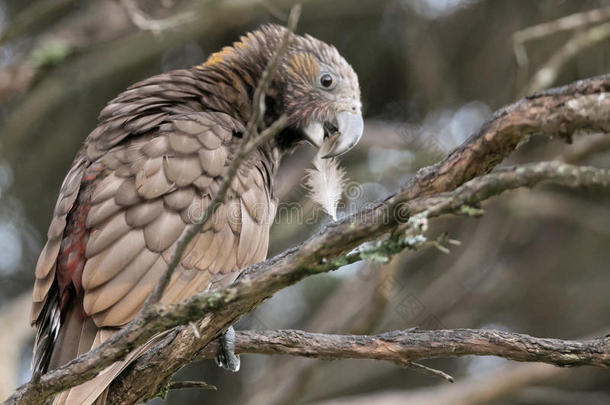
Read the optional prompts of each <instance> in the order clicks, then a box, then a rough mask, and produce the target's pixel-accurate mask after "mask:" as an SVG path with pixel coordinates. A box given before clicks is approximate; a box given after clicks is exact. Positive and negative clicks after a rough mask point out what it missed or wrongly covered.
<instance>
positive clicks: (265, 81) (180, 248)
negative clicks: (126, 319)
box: [142, 5, 301, 312]
mask: <svg viewBox="0 0 610 405" xmlns="http://www.w3.org/2000/svg"><path fill="white" fill-rule="evenodd" d="M300 12H301V7H300V5H296V6H294V7H293V8H292V10H291V12H290V18H289V26H288V28H287V30H286V33H285V34H284V36H283V37H282V40H281V43H280V45H279V46H278V47H277V48H276V50H275V52H274V54H273V56H272V57H271V59H270V60H269V62H268V64H267V67H266V68H265V70H264V71H263V74H262V76H261V78H260V80H259V82H258V85H257V86H256V90H255V91H254V97H253V106H252V108H253V113H252V116H251V117H250V120H249V121H248V125H247V126H246V133H245V134H244V136H243V139H242V142H241V144H240V147H239V150H238V152H237V154H236V156H235V157H234V158H233V161H232V162H231V166H230V167H229V170H228V171H227V174H226V176H225V178H224V181H223V182H222V184H221V186H220V188H219V189H218V192H217V193H216V196H215V197H214V199H213V200H212V203H211V204H210V205H209V206H208V207H207V208H206V210H205V211H204V213H203V215H202V216H201V218H199V219H198V220H197V221H195V222H194V223H193V224H192V225H191V226H189V227H188V229H187V230H186V231H185V232H184V234H182V236H181V237H180V239H179V240H178V242H177V243H176V249H175V250H174V252H173V254H172V257H171V259H170V261H169V263H168V265H167V270H166V271H165V273H164V274H163V276H162V277H161V279H160V280H159V282H158V284H157V286H156V287H155V289H154V291H153V292H152V293H151V294H150V296H149V297H148V299H147V300H146V303H145V304H144V310H147V309H148V308H150V307H152V306H153V305H155V304H156V303H158V302H159V301H160V300H161V297H162V296H163V293H164V292H165V289H166V288H167V286H168V285H169V282H170V280H171V277H172V275H173V274H174V271H175V270H176V268H177V267H178V265H179V264H180V261H181V260H182V255H183V254H184V251H185V250H186V247H187V246H188V244H189V243H190V242H191V241H192V240H193V238H194V237H195V236H197V235H198V234H199V232H201V230H202V229H203V227H204V226H205V225H206V223H207V222H208V221H209V220H210V218H212V216H213V215H214V213H215V212H216V210H217V209H218V207H220V206H221V205H222V204H223V203H224V202H225V197H226V195H227V192H228V191H229V188H230V187H231V183H232V182H233V179H234V178H235V176H236V175H237V171H238V169H239V167H240V166H241V164H242V163H243V161H244V160H245V159H246V157H247V155H248V154H250V153H251V152H252V151H253V150H254V149H256V148H258V147H259V146H261V145H262V144H263V143H264V142H266V141H268V140H269V139H271V138H272V137H273V136H275V135H277V134H278V133H279V132H281V130H282V129H283V128H285V127H286V125H287V124H288V119H287V117H286V116H281V117H280V118H278V119H277V120H276V121H275V122H274V123H273V124H271V125H270V126H269V127H268V128H267V129H265V130H264V131H263V132H262V133H261V134H258V128H259V124H260V122H261V121H262V118H263V116H264V114H265V113H264V109H265V93H266V91H267V89H268V88H269V84H270V83H271V80H272V78H273V75H274V74H275V72H276V70H277V68H278V66H279V61H280V59H281V58H282V56H283V55H284V54H285V53H286V51H287V49H288V45H289V43H290V36H291V35H292V32H293V30H294V28H295V27H296V24H297V21H298V18H299V15H300ZM142 312H144V311H142Z"/></svg>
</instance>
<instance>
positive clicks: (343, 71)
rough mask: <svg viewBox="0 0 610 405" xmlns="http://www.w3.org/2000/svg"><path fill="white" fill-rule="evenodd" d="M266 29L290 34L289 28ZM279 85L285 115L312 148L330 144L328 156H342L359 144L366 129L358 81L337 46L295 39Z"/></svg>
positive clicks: (279, 75)
mask: <svg viewBox="0 0 610 405" xmlns="http://www.w3.org/2000/svg"><path fill="white" fill-rule="evenodd" d="M266 28H267V29H268V30H270V31H271V32H273V31H279V32H280V34H281V33H283V32H284V31H283V30H284V28H283V27H277V26H271V27H266ZM264 29H265V28H263V30H264ZM278 81H280V82H281V85H282V86H283V88H284V91H283V92H281V97H282V100H281V101H282V102H281V104H282V106H283V109H284V111H283V112H284V113H285V114H287V115H288V117H289V119H290V123H291V125H292V126H294V127H295V128H298V129H299V131H300V132H301V134H302V135H303V136H304V137H305V139H307V140H308V141H309V142H310V143H311V144H313V145H314V146H316V147H318V148H320V147H322V145H323V143H329V144H328V145H325V150H326V151H328V152H327V153H326V155H325V156H324V157H332V156H338V155H341V154H342V153H345V152H347V151H348V150H350V149H351V148H352V147H354V145H356V143H358V141H359V140H360V137H361V136H362V131H363V126H364V124H363V121H362V112H361V102H360V86H359V85H358V76H357V75H356V73H355V72H354V69H352V67H351V66H350V65H349V64H348V63H347V61H346V60H345V59H344V58H343V57H342V56H341V55H340V54H339V52H338V51H337V49H336V48H335V47H334V46H331V45H328V44H326V43H324V42H322V41H320V40H318V39H316V38H313V37H311V36H309V35H306V36H299V35H293V38H292V42H291V44H290V47H289V48H288V51H287V52H286V54H285V55H284V58H283V60H282V64H281V66H280V68H279V72H278Z"/></svg>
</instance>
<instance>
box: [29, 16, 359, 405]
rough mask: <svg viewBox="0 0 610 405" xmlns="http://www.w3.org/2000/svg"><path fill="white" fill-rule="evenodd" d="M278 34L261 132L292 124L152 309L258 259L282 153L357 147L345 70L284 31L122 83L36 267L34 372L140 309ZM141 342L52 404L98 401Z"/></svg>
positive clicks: (243, 177) (209, 192)
mask: <svg viewBox="0 0 610 405" xmlns="http://www.w3.org/2000/svg"><path fill="white" fill-rule="evenodd" d="M284 35H288V36H289V37H288V38H289V45H288V48H287V50H286V52H284V53H283V54H282V55H281V59H280V61H279V64H278V67H277V70H276V71H275V73H274V74H273V76H272V79H271V82H270V84H269V87H268V90H267V92H266V93H265V98H264V105H265V108H264V116H263V119H262V123H261V127H262V128H259V130H262V129H264V128H266V127H268V126H270V125H271V124H272V123H273V122H275V121H276V120H277V119H278V118H279V117H280V116H282V115H284V116H286V117H287V122H288V124H287V125H286V127H285V128H284V129H283V130H281V131H280V132H279V133H278V134H277V135H275V136H274V137H272V138H271V139H270V140H269V141H266V142H265V143H262V145H260V146H259V147H258V148H256V149H255V150H253V151H252V152H251V153H250V154H248V156H247V157H246V158H245V160H244V161H243V162H242V164H241V165H240V166H239V169H238V172H237V175H236V176H235V178H234V180H233V181H232V183H231V185H230V187H229V190H228V192H227V194H226V198H225V200H224V202H223V203H222V205H220V206H219V208H218V209H217V210H216V211H215V213H214V215H213V216H212V217H211V219H210V220H209V221H208V222H207V223H206V224H205V226H204V227H203V228H202V229H201V231H200V232H199V233H198V234H197V235H196V236H195V238H194V239H193V240H192V241H191V242H190V243H189V244H188V245H187V248H186V250H185V252H184V254H183V255H182V257H181V261H180V264H179V265H178V267H177V268H176V270H175V272H174V274H173V275H172V277H171V279H170V281H169V284H168V285H167V288H166V289H165V291H164V293H163V295H162V298H161V300H160V302H161V304H171V303H176V302H179V301H180V300H184V299H186V298H188V297H190V296H192V295H194V294H197V293H200V292H204V291H206V290H211V289H216V288H223V287H226V286H228V285H230V284H231V283H232V282H233V281H235V280H236V278H237V277H238V276H239V274H240V272H241V271H242V270H243V269H245V268H246V267H248V266H249V265H252V264H254V263H256V262H259V261H262V260H264V259H265V258H266V255H267V249H268V245H269V231H270V227H271V224H272V223H273V219H274V216H275V211H276V207H277V205H278V200H277V197H276V195H275V193H274V178H275V176H276V174H277V172H278V167H279V164H280V160H281V159H282V157H283V156H288V158H289V156H290V154H291V153H296V152H295V149H296V147H297V146H298V145H300V144H303V143H309V144H311V145H313V146H314V147H316V148H319V149H320V148H322V147H324V150H325V153H324V158H331V157H335V156H339V155H341V154H343V153H345V152H347V151H348V150H350V149H351V148H352V147H354V145H356V144H357V142H358V141H359V139H360V137H361V136H362V133H363V128H364V123H363V118H362V112H361V110H362V104H361V100H360V87H359V83H358V77H357V75H356V73H355V71H354V69H353V68H352V67H351V66H350V64H349V63H348V62H347V61H346V60H345V59H344V58H343V57H342V56H341V54H340V53H339V52H338V50H337V49H336V48H335V47H334V46H332V45H328V44H326V43H325V42H323V41H321V40H318V39H316V38H314V37H312V36H310V35H299V34H296V33H293V32H287V29H286V28H285V27H282V26H279V25H274V24H267V25H263V26H261V27H259V28H258V29H257V30H255V31H252V32H250V33H247V34H245V35H243V36H241V37H240V38H239V39H238V40H237V41H236V42H234V43H233V44H232V45H231V46H226V47H224V48H222V50H220V51H219V52H216V53H213V54H212V55H211V56H210V57H209V58H208V59H207V60H206V61H205V62H204V63H202V64H200V65H196V66H193V67H191V68H187V69H179V70H173V71H169V72H166V73H162V74H160V75H157V76H153V77H150V78H147V79H144V80H142V81H140V82H138V83H136V84H134V85H132V86H131V87H128V88H127V89H126V90H125V91H124V92H122V93H120V94H119V95H118V96H117V97H116V98H114V99H113V100H112V101H110V102H109V103H108V104H107V105H106V106H105V107H104V108H103V109H102V111H101V112H100V114H99V116H98V122H97V126H96V127H95V129H93V131H92V132H91V133H89V135H88V136H87V137H86V139H85V141H84V143H83V145H82V147H81V148H80V150H79V151H78V152H77V154H76V157H75V159H74V161H73V163H72V166H71V167H70V169H69V170H68V173H67V175H66V177H65V179H64V181H63V183H62V185H61V188H60V191H59V196H58V199H57V203H56V205H55V208H54V210H53V214H52V220H51V223H50V225H49V228H48V232H47V241H46V244H45V245H44V247H43V249H42V252H41V253H40V256H39V259H38V262H37V264H36V268H35V282H34V288H33V293H32V306H31V315H30V321H31V323H32V325H33V326H35V327H36V328H37V336H36V341H35V348H34V360H33V369H34V372H37V373H41V374H44V373H46V372H48V371H50V370H52V369H54V368H57V367H59V366H62V365H64V364H66V363H68V362H69V361H70V360H72V359H74V358H76V357H78V356H79V355H82V354H84V353H86V352H88V351H90V350H92V349H94V348H96V347H97V346H99V345H100V344H102V343H103V342H104V341H106V340H107V339H108V338H109V337H111V336H112V335H113V334H115V333H117V331H119V330H120V329H121V328H122V327H124V326H125V325H126V324H127V323H129V322H130V321H131V320H132V319H134V317H135V316H136V315H137V314H138V313H139V311H140V310H141V309H142V307H143V305H144V302H145V301H146V299H147V297H148V296H149V294H150V293H151V292H152V291H153V289H154V288H155V286H156V285H157V283H158V281H159V279H160V278H161V276H162V275H163V274H164V272H165V271H166V270H167V266H168V261H169V260H170V258H171V256H172V253H173V251H174V249H175V248H176V244H177V241H178V240H179V239H180V237H181V235H182V234H183V233H184V232H185V230H186V229H187V227H188V226H189V225H190V224H192V223H194V222H195V221H196V220H197V219H198V217H200V216H201V215H202V213H203V212H204V211H205V209H206V208H207V207H208V206H209V204H210V203H211V202H212V201H213V199H214V197H215V196H216V194H217V193H218V190H219V188H220V186H221V184H222V182H223V180H224V176H226V173H227V170H228V168H229V166H230V165H231V162H232V160H233V158H234V157H235V156H236V154H237V153H238V151H239V146H240V144H241V142H242V140H243V138H244V135H245V134H246V126H247V124H248V122H249V120H250V118H251V116H252V114H253V111H254V106H253V93H254V91H255V89H256V86H257V83H258V82H259V80H260V79H261V76H262V74H263V72H264V70H265V68H266V66H267V64H268V63H269V60H270V59H271V58H272V56H273V55H274V53H275V52H276V50H277V48H278V47H279V44H280V43H281V40H282V38H283V37H284ZM144 346H146V345H144ZM144 346H143V347H141V348H136V349H135V350H134V351H132V353H130V354H129V355H128V357H127V358H126V359H125V360H123V361H120V362H116V363H114V364H113V365H111V366H109V367H108V368H107V369H105V370H103V371H102V372H101V373H100V374H98V376H96V377H95V378H93V379H92V380H90V381H88V382H86V383H84V384H81V385H79V386H76V387H73V388H72V389H70V390H66V391H64V392H62V393H60V394H59V395H58V396H57V397H56V398H55V399H54V402H53V403H54V404H57V405H60V404H70V405H72V404H78V405H83V404H84V405H88V404H93V403H96V404H104V403H105V397H106V394H107V392H108V387H109V385H110V383H111V382H112V380H113V379H115V378H116V377H117V376H118V375H119V374H120V372H121V371H122V370H123V369H124V368H125V367H126V365H128V364H129V362H130V361H133V359H135V358H137V356H138V355H139V354H141V353H143V351H144V350H146V347H144Z"/></svg>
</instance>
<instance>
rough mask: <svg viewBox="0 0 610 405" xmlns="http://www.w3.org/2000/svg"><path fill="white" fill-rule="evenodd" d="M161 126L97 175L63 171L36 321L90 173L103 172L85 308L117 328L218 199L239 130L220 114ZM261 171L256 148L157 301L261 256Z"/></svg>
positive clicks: (266, 212)
mask: <svg viewBox="0 0 610 405" xmlns="http://www.w3.org/2000/svg"><path fill="white" fill-rule="evenodd" d="M158 128H159V129H158V131H155V133H154V134H148V135H147V136H145V137H134V138H133V139H130V138H127V140H126V141H123V142H121V143H119V144H118V145H115V146H112V147H111V148H110V149H109V150H108V151H107V152H106V153H105V154H103V155H102V156H101V157H100V158H99V159H98V160H97V161H96V162H95V163H96V164H101V166H102V170H100V168H99V167H96V164H92V165H90V166H89V167H85V166H86V165H85V164H84V163H79V164H77V165H75V166H74V167H73V169H72V170H71V172H70V173H69V174H68V177H67V178H66V181H65V182H64V185H63V186H62V191H61V193H60V199H59V202H58V207H56V210H55V216H54V219H53V222H52V224H51V227H50V230H49V241H48V242H47V245H46V246H45V249H44V250H43V253H42V254H41V256H40V259H39V262H38V265H37V269H36V284H35V288H34V305H33V311H32V319H33V321H35V320H36V319H38V317H39V315H40V311H41V309H42V307H43V305H44V302H45V300H46V298H47V295H48V292H49V290H50V287H51V285H52V283H53V280H54V279H55V275H54V271H55V266H56V262H57V257H58V253H59V250H60V245H61V239H62V235H63V231H64V229H65V223H66V215H67V212H68V211H69V210H70V208H71V207H72V205H73V204H74V202H75V201H76V194H78V193H77V191H78V188H79V184H81V183H82V182H83V181H84V179H88V178H90V177H92V176H91V172H92V170H95V171H96V173H99V172H101V173H102V174H101V175H99V176H98V177H96V181H95V183H94V185H93V190H92V192H91V195H90V200H89V201H90V204H89V205H90V207H89V211H88V214H87V216H86V229H87V230H88V241H87V242H86V251H85V257H86V262H85V263H84V267H83V269H82V280H81V284H82V291H83V293H84V300H83V307H84V311H85V313H86V314H87V315H89V316H90V317H92V319H93V320H94V322H95V324H96V325H97V327H111V326H120V325H123V324H125V323H127V322H129V321H130V320H131V319H133V317H134V316H135V315H136V314H137V313H138V311H139V310H140V309H141V307H142V305H143V303H144V301H145V299H146V297H147V296H148V295H149V294H150V292H151V291H152V289H153V288H154V286H155V285H156V283H157V281H158V279H159V277H160V276H161V274H163V272H164V271H165V270H166V268H167V262H168V261H169V259H170V257H171V254H172V252H173V250H174V249H175V245H176V242H177V240H178V238H179V237H180V236H181V235H182V233H183V232H184V230H185V229H186V227H187V225H188V224H189V223H192V222H193V221H194V220H195V219H197V218H198V216H200V215H202V213H203V210H205V208H206V207H207V206H208V205H209V204H210V202H211V201H212V199H213V198H214V196H215V195H216V192H217V190H218V188H219V187H220V184H221V182H222V179H223V175H224V174H225V173H226V170H227V168H228V164H229V162H230V160H231V157H232V156H233V154H234V153H235V149H236V145H237V142H235V139H234V138H236V137H237V136H236V135H239V134H241V133H243V131H244V128H243V126H242V125H241V124H240V123H239V122H237V121H235V120H234V119H232V118H231V117H229V116H228V115H226V114H222V113H196V114H189V115H182V116H178V117H176V118H175V119H173V120H172V121H171V122H165V123H162V124H161V125H160V126H159V127H158ZM92 135H96V136H95V137H93V139H92V142H91V143H90V144H89V146H88V150H89V151H91V150H94V151H95V153H96V154H97V153H98V152H97V151H99V150H100V149H103V148H104V143H105V144H106V145H107V144H109V141H108V139H106V138H105V137H104V134H103V133H102V134H96V133H95V131H94V133H92ZM108 135H109V136H114V134H113V133H112V132H109V134H108ZM92 145H93V146H92ZM92 157H93V159H95V156H92ZM265 165H266V158H265V156H264V153H263V152H261V151H257V153H254V154H252V155H251V156H250V157H249V159H248V161H247V162H245V163H244V165H242V167H241V168H240V170H239V173H238V175H237V176H236V178H235V180H234V181H233V183H232V185H231V187H230V190H229V192H228V195H227V199H226V202H225V203H224V204H223V205H222V206H221V207H220V208H219V209H218V210H217V211H216V213H215V215H214V217H213V218H212V220H211V221H210V222H209V223H208V225H206V227H205V228H204V229H203V230H202V231H201V233H200V234H198V235H197V236H196V237H195V239H194V240H193V241H192V242H191V243H190V244H189V246H188V247H187V249H186V252H185V255H184V256H183V259H182V261H181V264H180V266H179V267H178V268H177V270H176V272H175V274H174V276H173V277H172V279H171V281H170V284H169V286H168V288H167V290H166V292H165V294H164V296H163V298H162V302H164V303H170V302H177V301H179V300H181V299H184V298H186V297H188V296H190V295H192V294H194V293H197V292H200V291H203V290H205V289H207V288H210V287H215V286H217V285H224V284H228V283H230V282H232V281H233V280H234V279H235V278H236V277H237V275H238V274H239V273H238V271H239V269H241V268H244V267H246V266H248V265H250V264H252V263H254V262H257V261H260V260H263V259H264V258H265V256H266V252H267V245H268V236H269V227H270V225H271V222H272V220H273V217H274V215H275V203H274V201H273V199H272V197H271V195H270V189H269V187H270V186H269V185H270V181H271V179H270V178H269V176H270V174H269V173H270V170H269V168H268V167H266V166H265ZM79 180H80V182H79ZM79 201H80V200H79Z"/></svg>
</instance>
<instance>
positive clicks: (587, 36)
mask: <svg viewBox="0 0 610 405" xmlns="http://www.w3.org/2000/svg"><path fill="white" fill-rule="evenodd" d="M608 37H610V22H607V23H604V24H600V25H597V26H595V27H593V28H590V29H588V30H586V31H584V32H577V33H575V34H574V36H573V37H572V38H571V39H570V40H569V41H568V42H566V43H565V44H564V45H563V46H562V47H561V48H559V49H558V50H557V51H555V53H554V54H553V55H552V56H551V57H550V58H549V59H548V60H547V61H546V62H545V63H544V64H543V65H542V66H541V67H540V68H539V69H538V71H537V72H536V73H535V74H534V76H533V77H532V78H531V80H530V81H529V83H528V84H527V85H526V86H525V88H524V89H523V91H522V95H525V94H531V93H535V92H538V91H540V90H543V89H546V88H548V87H549V86H551V85H552V84H553V83H554V82H555V80H556V79H557V76H559V73H561V68H562V67H563V66H564V65H565V64H566V63H567V62H568V61H569V60H570V59H572V58H573V57H574V56H576V55H578V53H580V52H581V51H582V50H584V49H586V48H589V47H591V46H594V45H596V44H598V43H600V42H602V41H604V40H606V39H607V38H608Z"/></svg>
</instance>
